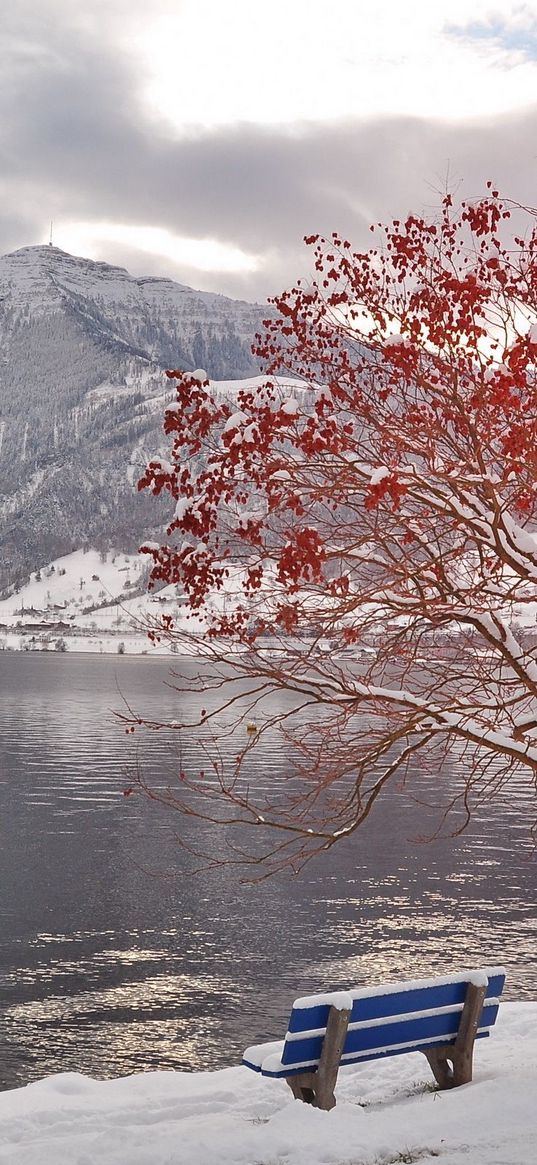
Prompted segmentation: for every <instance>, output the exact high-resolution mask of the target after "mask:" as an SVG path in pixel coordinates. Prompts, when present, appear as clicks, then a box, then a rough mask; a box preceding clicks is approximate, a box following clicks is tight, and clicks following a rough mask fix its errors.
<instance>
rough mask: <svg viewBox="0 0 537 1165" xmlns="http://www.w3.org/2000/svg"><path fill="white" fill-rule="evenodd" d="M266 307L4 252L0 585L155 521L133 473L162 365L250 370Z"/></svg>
mask: <svg viewBox="0 0 537 1165" xmlns="http://www.w3.org/2000/svg"><path fill="white" fill-rule="evenodd" d="M266 312H267V309H266V308H263V307H260V306H258V305H255V304H248V303H243V302H237V301H235V300H231V299H227V298H226V297H224V296H221V295H212V294H210V293H208V292H197V291H194V290H192V289H191V288H188V287H184V286H183V285H181V284H178V283H174V282H173V281H172V280H170V279H154V278H149V279H135V278H133V277H132V276H130V275H129V274H128V272H126V271H125V270H123V269H122V268H119V267H112V266H110V265H108V264H106V263H95V262H92V261H91V260H89V259H79V258H75V257H73V256H71V255H67V254H65V252H63V251H60V250H58V249H57V248H55V247H43V246H42V247H25V248H23V249H22V250H20V251H15V252H14V253H13V254H11V255H6V256H4V257H3V258H0V594H2V593H4V594H6V593H8V591H9V590H10V589H11V590H12V589H13V588H14V587H16V586H17V585H19V586H20V585H22V584H23V583H24V582H25V580H26V578H27V577H28V575H29V573H30V572H31V571H32V570H35V568H37V567H39V566H43V565H45V564H47V563H50V562H51V561H53V560H55V559H56V558H59V557H61V556H62V555H66V554H69V553H71V552H72V551H74V550H76V549H77V548H79V547H80V546H97V547H98V548H99V549H100V548H103V549H107V548H110V547H112V546H115V547H120V548H121V549H124V550H126V551H129V552H133V551H135V549H136V548H137V546H138V544H139V543H140V541H141V540H142V539H143V538H147V537H150V536H151V535H152V534H153V536H154V535H155V533H157V532H158V530H159V529H160V528H161V526H162V520H163V517H164V511H163V509H159V504H158V502H155V500H154V499H151V498H149V497H147V496H146V495H145V494H142V495H140V494H138V493H137V492H136V489H135V482H136V479H137V478H138V476H139V473H138V470H140V471H141V469H142V467H143V465H144V464H145V462H146V460H147V458H148V457H149V456H152V455H154V454H155V453H156V452H157V451H158V450H159V449H160V446H161V443H162V429H161V421H162V408H163V404H164V403H165V400H166V394H168V399H169V397H170V396H171V391H170V385H169V383H168V382H167V381H166V380H165V378H164V376H163V369H165V368H167V367H171V366H172V367H184V368H196V367H200V366H201V367H204V368H206V369H207V371H208V373H209V375H210V376H211V377H213V378H214V379H216V380H220V381H222V380H232V381H236V380H238V379H240V378H242V377H247V376H249V375H253V374H254V375H255V373H256V372H257V371H258V370H257V369H256V366H255V363H254V361H253V358H252V356H251V351H250V348H251V343H252V340H253V337H254V334H255V332H256V331H257V330H258V328H259V325H260V321H261V319H262V318H263V316H264V315H266ZM233 391H234V389H233V388H231V392H232V393H233Z"/></svg>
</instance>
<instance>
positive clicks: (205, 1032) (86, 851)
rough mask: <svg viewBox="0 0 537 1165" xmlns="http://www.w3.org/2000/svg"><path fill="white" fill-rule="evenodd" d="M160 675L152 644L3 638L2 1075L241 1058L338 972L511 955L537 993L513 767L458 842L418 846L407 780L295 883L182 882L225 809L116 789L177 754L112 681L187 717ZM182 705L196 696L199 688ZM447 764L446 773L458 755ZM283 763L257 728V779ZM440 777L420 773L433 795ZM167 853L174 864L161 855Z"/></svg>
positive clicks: (530, 899)
mask: <svg viewBox="0 0 537 1165" xmlns="http://www.w3.org/2000/svg"><path fill="white" fill-rule="evenodd" d="M184 667H185V673H186V674H187V675H188V672H189V668H190V670H191V674H194V672H195V664H191V665H189V664H188V663H186V664H185V665H184ZM167 675H168V667H167V664H166V662H165V661H162V660H157V659H151V658H150V657H147V658H143V659H133V658H130V659H129V657H119V658H118V659H117V660H116V659H115V658H112V657H105V656H99V657H88V656H61V657H54V656H48V655H43V656H27V655H8V654H5V653H4V654H3V655H1V656H0V682H1V684H2V704H1V708H0V742H1V755H2V769H1V774H0V809H1V829H2V835H3V836H2V849H1V853H0V884H1V886H2V894H1V897H0V920H1V930H0V980H1V983H0V986H1V998H2V1001H3V1002H2V1010H1V1012H0V1042H1V1045H2V1049H1V1050H2V1055H1V1058H0V1065H1V1073H2V1084H3V1086H4V1087H6V1086H7V1087H9V1086H13V1085H14V1084H17V1083H22V1082H26V1081H28V1080H31V1079H35V1078H36V1077H39V1076H42V1075H44V1074H48V1073H52V1072H57V1071H60V1070H66V1069H71V1070H77V1071H83V1072H87V1073H90V1074H92V1075H95V1076H100V1077H106V1076H115V1075H120V1074H125V1073H128V1072H132V1071H140V1070H143V1069H148V1068H173V1067H174V1068H186V1069H190V1068H203V1067H206V1066H211V1067H215V1066H219V1065H225V1064H229V1063H233V1062H236V1061H237V1060H238V1059H239V1057H240V1053H241V1051H242V1048H243V1047H244V1046H245V1045H246V1044H248V1043H252V1042H255V1041H256V1040H257V1039H269V1038H271V1037H277V1036H278V1035H280V1034H281V1032H282V1030H283V1025H284V1023H285V1019H286V1018H287V1013H288V1007H289V1003H290V1000H291V999H292V997H293V996H294V995H295V994H297V993H305V992H308V991H313V990H319V989H322V988H325V987H331V986H335V985H346V984H349V983H351V984H360V983H368V982H379V981H382V980H384V979H387V978H388V979H390V978H391V979H393V978H400V977H401V976H405V975H424V974H427V973H428V972H429V971H435V970H439V969H440V968H446V967H460V966H461V965H467V966H468V965H477V964H480V963H489V964H491V963H495V962H505V963H506V964H507V965H508V982H507V992H506V993H507V995H508V997H511V998H520V997H534V996H535V994H536V990H537V962H536V954H535V952H536V942H535V938H536V936H535V929H536V925H537V924H536V919H535V890H536V880H537V879H536V863H535V859H534V854H533V847H532V844H531V841H530V838H529V836H528V825H527V822H528V814H529V808H530V800H529V793H528V791H527V790H526V789H525V788H524V786H523V785H522V784H521V786H520V787H519V788H518V789H515V790H513V789H511V792H510V796H509V798H504V800H503V802H502V805H501V806H500V807H499V808H498V807H496V808H495V807H493V806H483V807H482V808H481V809H480V811H479V815H478V817H477V818H476V820H475V821H474V822H473V823H472V827H471V829H470V830H469V832H468V833H466V834H464V835H463V836H461V837H460V838H457V839H455V840H453V841H451V840H446V839H443V840H442V839H437V840H434V841H432V842H431V843H430V844H427V845H419V844H416V841H415V836H416V833H418V832H419V833H420V834H422V835H427V834H428V833H433V832H434V828H435V824H436V821H437V815H436V814H435V810H434V809H432V808H430V807H429V806H427V805H426V804H424V805H421V806H420V807H419V829H418V827H417V825H416V813H417V807H416V804H415V802H414V801H413V799H412V796H411V794H410V791H409V790H408V789H407V788H403V789H399V790H394V791H393V792H392V793H391V794H390V796H389V797H388V798H386V799H385V800H384V802H383V803H381V804H380V805H378V806H377V807H376V809H375V811H374V813H373V815H372V817H371V819H370V821H369V822H368V824H367V827H366V828H365V829H364V830H363V831H362V832H361V833H360V835H359V836H357V837H356V838H354V839H350V840H349V841H348V842H347V843H346V844H345V845H344V846H340V847H339V849H338V850H337V851H333V852H332V853H331V854H329V855H328V857H327V858H325V859H319V860H317V861H316V862H315V863H314V864H312V865H310V866H309V867H307V868H306V870H305V871H304V873H303V874H302V876H301V877H300V878H298V879H296V878H295V879H292V878H289V877H279V878H277V879H273V880H271V881H269V882H266V883H263V884H261V885H258V886H240V885H238V884H237V881H236V879H235V877H234V875H233V873H232V872H230V871H229V870H227V869H225V868H217V869H215V870H212V871H210V872H209V873H208V874H206V875H204V877H203V879H201V878H191V877H190V876H189V860H188V858H187V857H186V856H185V854H184V853H182V852H181V851H178V849H177V844H176V839H175V832H176V831H179V830H180V831H181V832H182V835H183V836H184V837H185V839H186V840H190V841H195V842H196V843H197V844H198V845H200V846H201V847H202V848H205V849H209V850H210V851H212V850H213V849H214V847H215V846H216V845H217V844H218V833H217V831H216V830H215V829H214V827H205V826H203V825H202V824H201V823H199V822H198V823H196V822H195V821H193V820H188V821H185V822H180V821H179V820H177V819H174V818H172V817H170V816H169V815H168V814H166V813H162V812H159V811H157V810H156V809H155V808H154V807H153V808H152V807H151V806H148V805H146V804H141V803H140V802H139V801H138V800H137V799H136V798H124V797H122V795H121V790H122V788H123V787H124V785H125V783H127V782H128V768H129V765H130V764H132V763H134V762H135V760H136V759H137V756H138V752H139V750H140V759H141V762H142V763H143V765H144V766H145V767H146V770H147V771H148V773H149V774H150V775H151V776H152V777H153V778H155V779H156V780H157V781H158V782H161V783H162V784H163V785H166V784H167V783H168V782H169V781H170V780H171V779H172V778H173V775H174V773H175V772H176V771H177V758H175V759H174V758H173V757H170V754H169V751H168V748H169V742H168V741H167V740H166V738H165V737H164V736H160V735H158V734H157V735H156V736H154V737H152V738H151V740H150V741H147V742H144V743H142V744H141V745H140V744H138V742H137V740H136V739H134V738H132V737H126V736H125V735H124V734H123V733H122V732H121V730H120V729H118V727H117V723H116V721H115V720H114V717H113V715H112V709H113V708H118V707H119V706H120V702H121V698H120V690H121V691H123V692H125V694H127V695H128V696H129V699H130V700H131V702H132V703H133V704H134V705H139V706H142V707H143V708H144V709H146V710H148V711H149V712H151V711H152V710H153V711H154V713H155V714H160V715H162V716H169V717H173V716H174V715H175V716H177V714H178V708H177V703H176V701H177V697H176V696H175V694H174V693H173V692H172V691H170V689H169V688H166V687H164V686H163V684H162V681H163V680H165V679H166V678H167ZM286 698H287V697H286ZM184 702H185V705H186V706H188V705H189V703H190V711H191V712H193V711H195V710H196V709H197V707H198V706H199V697H198V696H197V694H196V693H195V692H192V694H191V695H188V694H187V695H185V697H184ZM183 711H184V708H183ZM187 711H188V707H187ZM188 747H190V748H193V745H189V746H188ZM226 747H227V745H226ZM229 748H233V744H232V742H231V741H229ZM254 756H255V754H254ZM189 759H190V760H192V755H191V756H190V757H189ZM200 767H201V766H200ZM452 767H453V774H448V778H447V779H449V780H451V779H455V778H456V776H457V760H456V758H454V760H453V766H452ZM286 770H287V766H286V757H285V755H284V754H283V753H282V752H281V751H276V747H275V743H274V740H270V738H267V740H266V741H264V742H263V745H262V749H260V751H259V754H258V755H257V757H255V769H254V770H253V771H254V772H255V779H256V780H257V781H258V782H259V784H260V785H263V787H266V788H268V787H271V786H272V784H273V782H277V781H278V780H280V779H283V778H284V776H285V774H286ZM429 780H430V777H429V775H428V774H426V773H424V774H422V776H421V777H420V782H421V785H420V787H421V791H422V793H423V794H424V795H423V798H422V799H423V800H426V799H427V798H426V797H425V794H426V793H427V791H428V782H429ZM418 791H419V790H418ZM429 799H430V798H429ZM433 800H434V798H433ZM169 869H174V870H176V871H178V872H177V873H176V875H175V876H173V877H165V878H163V877H160V876H156V875H155V874H154V873H153V871H163V870H169ZM260 998H261V999H262V1000H263V1004H262V1007H261V1008H260V1007H259V999H260Z"/></svg>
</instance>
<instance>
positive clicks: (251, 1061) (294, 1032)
mask: <svg viewBox="0 0 537 1165" xmlns="http://www.w3.org/2000/svg"><path fill="white" fill-rule="evenodd" d="M504 983H505V970H504V968H503V967H485V968H482V969H480V970H476V971H461V972H459V973H458V974H454V975H444V976H442V977H441V978H435V979H418V980H415V981H407V982H404V983H391V984H385V985H384V986H382V987H371V988H366V989H359V990H353V991H334V992H331V993H329V994H326V995H310V996H307V997H306V998H303V999H296V1000H295V1002H294V1004H293V1007H292V1011H291V1017H290V1019H289V1026H288V1029H287V1035H286V1036H285V1039H284V1040H277V1041H275V1042H273V1043H267V1044H257V1045H255V1046H253V1047H251V1048H247V1049H246V1051H245V1053H244V1056H243V1060H242V1062H243V1064H244V1065H245V1066H246V1067H247V1068H252V1069H253V1071H254V1072H260V1073H261V1075H263V1076H272V1077H276V1078H281V1077H283V1078H284V1079H285V1080H286V1081H287V1083H288V1085H289V1087H290V1088H291V1090H292V1092H293V1095H294V1096H295V1097H297V1099H299V1100H303V1101H305V1102H306V1103H308V1104H314V1105H316V1107H317V1108H324V1109H330V1108H333V1107H334V1105H335V1103H336V1101H335V1097H334V1088H335V1085H336V1080H337V1074H338V1070H339V1067H340V1065H341V1066H344V1065H346V1064H357V1063H362V1062H364V1061H366V1060H377V1059H379V1058H381V1057H383V1056H399V1055H401V1054H403V1053H404V1052H423V1053H424V1055H425V1056H426V1057H427V1060H428V1061H429V1064H430V1066H431V1068H432V1071H433V1074H434V1077H435V1080H436V1082H437V1084H438V1085H439V1087H440V1088H451V1087H455V1086H457V1085H459V1084H468V1083H469V1082H470V1080H471V1079H472V1063H473V1048H474V1041H475V1040H476V1039H482V1038H483V1037H484V1036H488V1035H489V1034H490V1029H491V1028H492V1026H493V1025H494V1023H495V1021H496V1016H497V1014H498V1007H499V997H500V995H501V993H502V990H503V985H504ZM449 1061H450V1062H451V1066H450V1063H449Z"/></svg>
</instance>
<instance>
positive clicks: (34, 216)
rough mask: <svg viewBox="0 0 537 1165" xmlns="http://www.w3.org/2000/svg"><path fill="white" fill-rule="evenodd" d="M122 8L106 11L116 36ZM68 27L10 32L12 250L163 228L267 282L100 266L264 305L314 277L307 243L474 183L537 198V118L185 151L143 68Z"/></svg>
mask: <svg viewBox="0 0 537 1165" xmlns="http://www.w3.org/2000/svg"><path fill="white" fill-rule="evenodd" d="M124 7H125V6H124V4H123V0H116V3H115V4H112V5H108V6H106V9H105V8H104V7H102V6H101V4H100V3H97V5H96V6H95V8H96V9H99V10H100V11H101V13H102V14H103V18H104V14H105V11H106V13H107V14H108V16H107V19H108V20H109V21H112V24H113V27H114V29H116V28H117V21H118V20H119V17H121V15H122V13H123V12H124ZM69 12H71V14H72V7H71V8H69V7H68V6H66V5H65V4H63V3H62V2H61V0H57V2H55V3H51V4H46V3H45V4H44V5H41V6H37V5H36V4H35V3H30V2H29V0H27V2H26V3H24V4H22V5H21V4H20V3H19V4H17V6H16V7H15V6H13V8H12V10H11V14H10V19H9V21H8V22H7V25H8V26H7V29H6V35H5V37H4V39H3V50H2V60H1V62H0V63H1V78H2V79H1V82H0V163H1V175H2V187H3V198H2V206H3V214H2V215H0V250H1V251H4V250H9V249H14V248H15V247H18V246H24V245H27V244H29V243H32V242H36V241H38V240H39V239H40V238H42V236H43V232H44V230H45V229H46V224H47V222H48V220H49V219H50V218H55V219H56V220H60V221H61V219H62V218H64V219H70V220H73V219H74V220H77V219H82V220H95V221H99V220H108V221H110V220H112V221H118V222H125V223H130V224H139V225H142V224H143V225H154V226H161V227H165V228H167V229H168V230H171V231H173V232H174V233H176V234H179V235H189V236H194V237H215V238H218V239H219V240H221V241H223V242H230V243H233V244H235V245H237V246H240V247H242V248H244V249H245V250H247V251H253V252H256V253H261V252H262V253H265V252H266V263H265V265H264V268H263V270H262V271H260V272H258V273H256V275H255V276H254V275H252V276H238V275H230V274H222V273H219V272H214V273H212V272H208V273H203V274H202V273H200V272H198V271H189V270H188V268H184V269H181V270H178V268H177V267H176V265H175V264H172V263H166V262H165V261H164V260H163V259H162V258H161V257H152V256H147V255H145V254H144V255H142V254H140V253H139V252H136V251H134V250H131V249H129V248H125V247H119V246H114V247H112V246H110V245H109V244H106V251H103V254H102V258H105V259H109V260H110V261H120V262H123V263H124V265H126V266H129V267H130V268H131V270H134V271H135V272H136V273H142V272H146V273H148V274H151V273H155V274H157V273H160V274H170V275H172V276H174V277H175V278H178V279H181V280H183V281H184V282H190V283H193V284H194V285H197V286H203V287H210V288H213V289H214V290H222V291H226V292H228V293H230V294H234V295H243V296H246V297H248V298H253V297H261V298H263V297H264V296H265V295H266V294H268V293H270V292H273V291H276V290H278V289H279V288H280V287H281V286H283V285H285V284H287V283H289V282H290V281H293V280H294V279H295V278H296V277H297V276H298V275H300V274H303V273H305V272H307V270H308V256H307V255H306V254H305V253H304V251H303V248H302V246H301V239H302V236H303V235H304V234H305V233H310V232H316V231H320V232H324V233H326V232H329V231H331V230H338V231H342V232H344V233H345V234H348V235H349V237H351V238H352V239H353V241H355V242H356V243H358V244H365V243H366V242H367V238H368V231H367V228H368V226H369V223H370V222H371V221H372V220H377V219H383V218H385V217H387V216H390V215H399V214H402V213H405V212H406V211H407V210H408V209H410V208H412V209H420V208H422V207H424V206H427V205H428V206H433V205H436V204H437V203H438V199H439V192H441V190H442V189H443V188H444V187H445V184H446V180H448V181H449V182H450V183H451V184H452V185H455V186H456V184H457V182H458V181H459V180H460V179H464V186H463V187H462V189H463V190H464V193H466V194H472V195H474V194H476V193H479V192H481V190H482V189H483V186H484V181H485V180H486V179H487V178H489V177H491V178H493V179H494V180H495V181H496V182H497V183H498V184H499V185H500V187H501V188H502V189H503V190H504V191H505V192H506V193H508V194H510V195H512V196H513V197H515V198H520V199H521V200H528V201H530V202H531V201H532V199H534V189H535V174H536V157H535V151H534V149H533V147H532V142H533V141H535V140H536V133H535V130H536V123H537V110H530V111H527V112H525V113H522V114H517V115H511V116H509V117H507V116H506V117H503V118H496V119H494V121H492V120H490V121H481V122H475V123H473V124H470V123H467V122H466V123H464V124H463V125H461V124H454V123H453V124H451V123H448V122H442V123H438V122H433V121H429V120H427V119H426V118H423V119H416V118H396V117H393V118H383V119H377V120H375V121H371V120H370V121H362V122H358V121H354V122H350V121H349V122H343V123H338V124H335V125H325V124H323V125H314V124H308V125H303V126H297V127H295V128H294V129H293V130H292V131H290V130H286V129H282V128H279V127H278V128H276V127H268V128H267V127H258V126H254V125H251V124H248V123H245V124H243V125H238V126H234V127H230V128H227V129H224V130H223V129H219V130H218V131H217V132H212V133H209V132H205V133H200V135H199V136H197V137H190V138H188V139H183V140H175V139H174V138H173V137H172V135H171V132H170V130H169V128H168V127H166V126H164V125H163V124H160V123H158V122H156V121H155V120H153V121H151V120H150V119H149V117H148V116H147V114H146V112H145V111H144V109H143V105H142V100H141V83H142V79H141V78H140V77H139V75H138V74H137V72H136V68H135V62H134V58H133V57H131V56H130V55H129V53H128V52H127V51H123V52H118V50H117V43H116V42H115V41H114V39H113V38H111V39H109V40H107V38H106V36H103V30H102V27H101V26H99V23H98V22H97V21H95V20H86V21H83V20H80V19H79V20H78V21H77V20H75V19H74V18H72V17H71V19H69V15H68V14H69ZM114 20H115V21H116V23H115V24H114ZM110 27H112V25H110Z"/></svg>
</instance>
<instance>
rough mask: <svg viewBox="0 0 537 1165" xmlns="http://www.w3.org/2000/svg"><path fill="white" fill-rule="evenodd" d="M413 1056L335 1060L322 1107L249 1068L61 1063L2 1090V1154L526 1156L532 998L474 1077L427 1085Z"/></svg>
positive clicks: (533, 1051)
mask: <svg viewBox="0 0 537 1165" xmlns="http://www.w3.org/2000/svg"><path fill="white" fill-rule="evenodd" d="M431 1081H432V1077H431V1075H430V1072H429V1069H428V1066H427V1063H426V1061H425V1058H424V1057H423V1056H420V1055H419V1054H412V1055H406V1056H399V1057H395V1058H393V1059H389V1060H386V1061H384V1062H380V1063H379V1062H373V1063H371V1064H365V1065H363V1066H362V1067H360V1068H347V1069H345V1070H344V1071H343V1072H342V1073H341V1074H340V1083H339V1085H338V1089H337V1098H338V1103H337V1107H336V1108H335V1109H334V1110H333V1111H332V1112H330V1113H325V1112H320V1111H318V1110H316V1109H312V1108H310V1107H309V1106H306V1105H303V1104H301V1103H300V1102H299V1101H295V1100H293V1099H292V1097H291V1094H290V1092H289V1090H288V1089H287V1087H286V1085H285V1084H284V1083H283V1082H280V1081H275V1080H263V1079H260V1077H258V1076H256V1075H255V1073H253V1072H251V1071H249V1070H248V1069H247V1068H241V1067H236V1068H226V1069H224V1070H223V1071H219V1072H214V1073H192V1074H191V1075H190V1074H185V1073H171V1072H166V1073H163V1072H154V1073H147V1074H145V1075H137V1076H131V1077H128V1078H125V1079H122V1080H113V1081H107V1082H100V1081H95V1080H89V1079H87V1078H86V1077H84V1076H78V1075H74V1074H66V1075H60V1076H55V1077H50V1078H49V1079H47V1080H42V1081H40V1082H38V1083H36V1084H31V1085H28V1087H27V1088H21V1089H17V1090H16V1091H13V1092H5V1093H2V1094H1V1095H0V1162H1V1163H2V1165H395V1162H414V1161H419V1162H421V1165H427V1163H428V1162H436V1161H440V1162H441V1163H442V1165H534V1163H535V1161H536V1160H537V1003H523V1004H516V1003H515V1004H503V1005H502V1006H501V1008H500V1016H499V1019H498V1024H497V1026H496V1028H495V1030H494V1032H493V1034H492V1036H491V1038H490V1039H488V1040H482V1041H480V1042H479V1043H478V1045H477V1047H476V1051H475V1071H474V1081H473V1083H472V1084H469V1085H466V1086H465V1087H462V1088H458V1089H455V1090H453V1091H451V1092H442V1093H439V1092H435V1091H434V1089H433V1088H432V1085H431Z"/></svg>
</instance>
